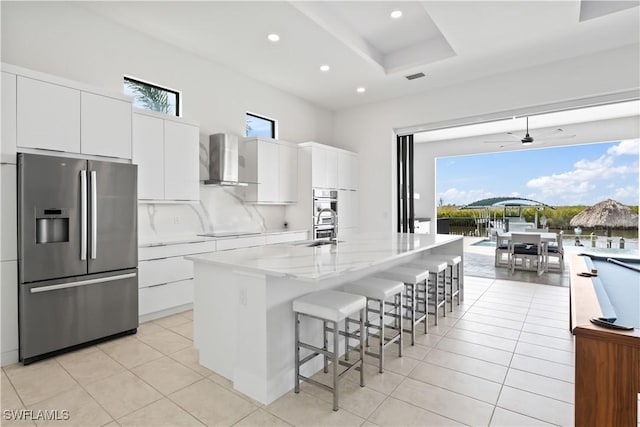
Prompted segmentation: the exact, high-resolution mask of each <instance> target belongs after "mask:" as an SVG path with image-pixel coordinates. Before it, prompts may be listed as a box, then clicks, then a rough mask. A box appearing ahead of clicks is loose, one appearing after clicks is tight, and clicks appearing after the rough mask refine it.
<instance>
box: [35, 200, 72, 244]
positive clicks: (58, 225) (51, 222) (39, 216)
mask: <svg viewBox="0 0 640 427" xmlns="http://www.w3.org/2000/svg"><path fill="white" fill-rule="evenodd" d="M68 241H69V212H68V211H67V209H58V208H50V209H38V211H37V212H36V243H38V244H40V243H57V242H68Z"/></svg>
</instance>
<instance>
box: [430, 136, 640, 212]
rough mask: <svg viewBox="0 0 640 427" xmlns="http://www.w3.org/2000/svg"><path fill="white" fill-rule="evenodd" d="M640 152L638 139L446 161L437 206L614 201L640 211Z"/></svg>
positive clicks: (440, 171)
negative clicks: (490, 200)
mask: <svg viewBox="0 0 640 427" xmlns="http://www.w3.org/2000/svg"><path fill="white" fill-rule="evenodd" d="M639 146H640V141H639V140H637V139H635V140H627V141H616V142H608V143H599V144H586V145H576V146H570V147H555V148H539V149H533V150H520V151H512V152H499V153H491V154H479V155H472V156H459V157H442V158H439V159H437V161H436V168H437V172H436V193H437V196H436V197H437V198H436V200H438V201H439V200H440V199H442V201H443V203H444V204H445V205H448V204H456V205H464V204H468V203H471V202H474V201H476V200H480V199H483V198H487V197H501V196H516V197H524V198H527V199H534V200H539V201H541V202H543V203H546V204H548V205H552V206H570V205H592V204H595V203H598V202H600V201H602V200H605V199H608V198H611V199H614V200H617V201H619V202H620V203H623V204H626V205H638V198H639V195H638V191H639V189H638V180H639V174H638V158H639V153H638V150H639Z"/></svg>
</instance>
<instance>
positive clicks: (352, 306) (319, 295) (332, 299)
mask: <svg viewBox="0 0 640 427" xmlns="http://www.w3.org/2000/svg"><path fill="white" fill-rule="evenodd" d="M366 305H367V299H366V298H365V297H363V296H361V295H354V294H349V293H346V292H339V291H333V290H324V291H317V292H312V293H310V294H307V295H304V296H302V297H300V298H298V299H296V300H294V301H293V312H294V315H295V375H296V383H295V387H294V391H295V392H296V393H299V392H300V380H303V381H306V382H310V383H312V384H315V385H317V386H320V387H322V388H324V389H327V390H329V391H332V392H333V410H334V411H337V410H338V396H339V394H338V380H339V379H340V378H341V377H342V376H343V375H344V374H346V373H347V372H348V371H350V370H351V369H352V368H354V367H356V366H360V387H364V338H365V337H364V334H363V333H361V334H360V357H359V358H358V360H355V361H353V362H352V363H347V362H342V361H340V357H339V354H340V341H339V338H340V329H339V326H338V324H339V322H341V321H342V320H345V323H347V322H348V321H347V320H346V319H347V317H348V316H352V315H354V314H356V313H358V312H360V331H364V330H365V329H364V327H365V326H364V319H365V309H366ZM301 315H303V316H307V317H310V318H313V319H318V320H322V334H323V345H322V348H320V347H316V346H314V345H311V344H309V343H304V342H301V341H300V316H301ZM329 322H331V323H332V324H333V326H332V328H329V327H328V326H327V323H329ZM327 332H332V333H333V348H332V350H333V351H329V344H328V340H327ZM347 340H348V338H347ZM300 347H302V348H305V349H307V350H311V351H312V353H311V354H309V355H308V356H306V357H305V358H304V359H302V360H301V359H300ZM347 347H348V346H345V349H346V348H347ZM319 355H323V356H324V372H325V373H326V372H328V371H329V368H328V365H329V358H331V360H332V365H333V387H329V386H327V385H325V384H322V383H320V382H318V381H315V380H313V379H311V378H308V377H305V376H303V375H300V366H302V365H303V364H305V363H307V362H309V361H310V360H312V359H314V358H315V357H316V356H319ZM340 364H342V365H344V366H347V368H346V369H345V370H344V371H342V372H340V373H338V365H340Z"/></svg>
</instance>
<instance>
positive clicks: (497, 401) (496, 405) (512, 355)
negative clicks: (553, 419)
mask: <svg viewBox="0 0 640 427" xmlns="http://www.w3.org/2000/svg"><path fill="white" fill-rule="evenodd" d="M534 296H535V292H534V293H533V295H531V300H530V301H529V307H531V303H532V301H533V297H534ZM528 312H529V309H527V314H528ZM526 318H527V317H526V315H525V320H526ZM523 328H524V321H523V322H522V328H521V329H520V333H519V334H518V340H517V341H516V346H515V347H514V348H513V351H512V352H511V359H510V360H509V365H508V366H507V373H506V374H505V376H504V379H503V380H502V385H501V386H500V392H499V393H498V399H496V404H495V405H494V406H493V412H492V413H491V418H489V424H488V425H489V426H490V425H491V422H492V421H493V417H494V415H495V413H496V408H498V403H499V402H500V396H502V391H503V390H504V387H505V383H506V381H507V377H508V376H509V370H510V369H511V364H512V363H513V357H514V355H515V354H516V348H517V347H518V342H520V335H522V330H523ZM511 412H514V413H519V412H515V411H511ZM520 415H524V416H527V415H526V414H520Z"/></svg>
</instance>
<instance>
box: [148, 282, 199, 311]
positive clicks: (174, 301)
mask: <svg viewBox="0 0 640 427" xmlns="http://www.w3.org/2000/svg"><path fill="white" fill-rule="evenodd" d="M192 303H193V279H190V280H180V281H178V282H170V283H162V284H160V285H154V286H150V287H146V288H142V289H140V291H139V300H138V307H139V308H138V310H139V313H138V314H139V315H140V316H146V315H148V314H151V313H157V312H163V311H165V310H168V309H171V308H173V307H180V306H184V305H187V304H192Z"/></svg>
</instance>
